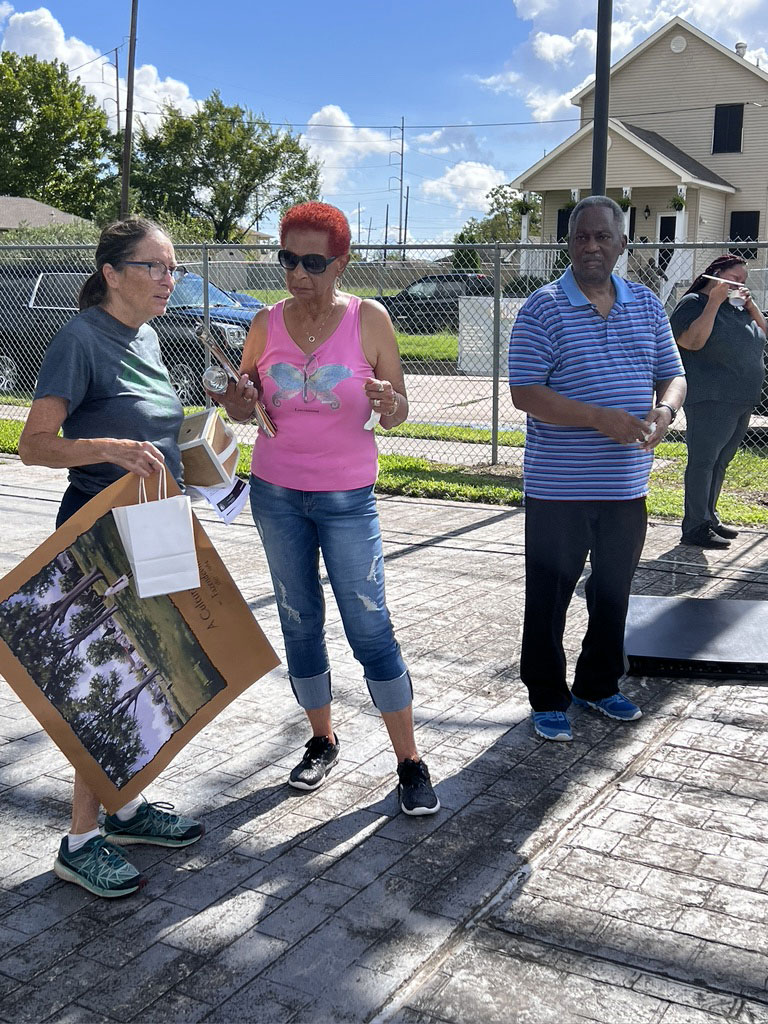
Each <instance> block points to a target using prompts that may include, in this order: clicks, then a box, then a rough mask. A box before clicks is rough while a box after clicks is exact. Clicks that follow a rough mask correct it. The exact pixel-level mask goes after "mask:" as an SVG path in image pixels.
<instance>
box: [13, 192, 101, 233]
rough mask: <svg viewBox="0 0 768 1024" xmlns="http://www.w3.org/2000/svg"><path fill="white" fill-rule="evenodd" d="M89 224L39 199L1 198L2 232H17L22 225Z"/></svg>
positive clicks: (37, 226)
mask: <svg viewBox="0 0 768 1024" xmlns="http://www.w3.org/2000/svg"><path fill="white" fill-rule="evenodd" d="M88 223H89V221H87V220H84V219H83V218H82V217H76V216H75V215H74V214H73V213H65V212H64V211H63V210H58V209H57V208H56V207H55V206H49V205H48V204H47V203H40V202H38V200H37V199H25V198H24V197H23V196H0V231H16V230H17V228H19V227H21V226H22V225H24V226H25V227H28V228H48V227H51V225H57V226H58V225H59V224H88Z"/></svg>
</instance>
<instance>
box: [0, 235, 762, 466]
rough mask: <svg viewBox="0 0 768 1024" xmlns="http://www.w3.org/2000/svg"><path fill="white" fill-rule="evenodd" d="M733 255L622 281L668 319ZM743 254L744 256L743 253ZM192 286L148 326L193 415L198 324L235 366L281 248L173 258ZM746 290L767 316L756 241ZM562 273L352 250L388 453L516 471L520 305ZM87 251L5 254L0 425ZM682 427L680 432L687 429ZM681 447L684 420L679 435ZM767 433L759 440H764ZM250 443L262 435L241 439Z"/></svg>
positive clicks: (516, 251) (690, 260)
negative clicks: (383, 320) (376, 308)
mask: <svg viewBox="0 0 768 1024" xmlns="http://www.w3.org/2000/svg"><path fill="white" fill-rule="evenodd" d="M729 247H730V248H731V249H733V248H734V246H733V243H728V242H723V243H718V244H715V243H711V242H710V243H706V244H680V243H672V242H665V243H656V244H653V243H642V244H633V245H632V247H631V249H630V250H629V251H628V252H627V253H626V254H625V255H623V256H622V257H621V260H620V262H619V265H618V266H617V272H618V273H620V274H622V275H623V276H625V277H627V278H629V279H631V280H635V281H640V282H641V283H643V284H645V285H647V286H648V287H650V288H652V289H653V290H654V291H655V292H656V293H657V294H658V295H659V297H660V298H661V300H662V301H663V302H664V304H665V306H666V308H667V310H668V311H671V310H672V309H673V308H674V305H675V303H676V302H677V301H678V299H679V298H680V296H681V295H682V294H683V292H684V291H685V289H686V288H687V287H688V285H689V284H690V282H691V280H692V279H693V277H694V276H695V275H696V274H697V273H698V272H699V271H700V270H701V269H703V267H705V266H706V265H707V263H709V262H710V261H711V260H712V259H713V258H714V257H715V256H718V255H721V254H722V253H723V252H726V251H728V249H729ZM742 248H743V246H742ZM176 253H177V259H178V260H179V262H180V263H184V264H185V265H186V266H187V268H188V269H189V271H190V273H189V274H188V275H187V276H186V277H185V278H184V280H183V281H182V282H181V283H180V284H179V285H178V286H177V287H176V289H175V290H174V293H173V295H172V297H171V301H170V303H169V305H168V312H167V313H166V314H165V316H163V317H160V318H158V319H157V320H155V321H154V322H153V326H154V327H155V329H156V330H157V332H158V335H159V338H160V345H161V349H162V354H163V358H164V360H165V362H166V365H167V367H168V370H169V373H170V376H171V380H172V382H173V384H174V386H175V387H176V389H177V391H178V392H179V395H180V396H181V398H182V400H183V402H184V403H185V404H186V405H189V406H193V405H196V404H201V403H202V402H204V401H205V397H204V394H203V390H202V386H201V384H200V377H201V374H202V372H203V370H204V368H205V365H206V355H205V352H204V350H203V349H202V347H201V346H200V344H199V343H198V341H197V340H196V337H195V333H194V329H195V327H196V326H197V324H198V323H199V322H200V321H206V322H208V324H209V327H210V331H211V333H212V335H213V336H214V338H216V340H217V341H218V342H219V344H220V345H221V346H222V348H223V349H224V350H225V351H226V352H227V353H228V354H229V355H230V357H231V358H232V360H233V361H234V362H235V363H237V362H239V358H240V353H241V351H242V347H243V342H244V339H245V335H246V332H247V329H248V325H249V323H250V320H251V319H252V317H253V316H254V314H255V312H256V310H257V309H259V308H260V307H261V305H262V304H267V305H268V304H271V303H273V302H276V301H277V300H278V299H280V298H283V297H285V296H287V294H288V293H287V292H286V291H285V280H284V272H283V270H282V268H281V267H280V266H279V264H278V263H277V260H276V247H254V246H222V245H197V246H177V249H176ZM744 254H745V255H746V256H747V257H748V258H749V259H750V263H749V280H748V285H749V286H750V288H751V290H752V293H753V295H754V296H755V299H756V301H757V302H758V304H759V305H760V306H761V307H762V308H768V269H766V267H767V266H768V242H750V243H749V249H748V251H745V252H744ZM567 264H568V258H567V253H566V251H565V247H564V246H563V245H559V244H555V243H547V244H535V243H530V244H524V245H523V244H516V245H507V244H498V245H486V246H461V247H457V246H453V245H445V244H440V245H438V244H434V245H428V244H421V245H413V244H410V245H407V246H389V247H388V248H386V249H384V248H382V247H381V246H378V247H373V246H354V247H353V255H352V260H351V261H350V264H349V266H348V267H347V269H346V271H345V273H344V280H343V283H342V287H343V288H344V289H346V290H347V291H350V292H353V293H354V294H356V295H359V296H361V297H376V298H378V299H379V300H380V301H381V302H383V304H384V305H385V306H386V308H387V309H388V310H389V313H390V315H391V317H392V320H393V322H394V325H395V329H396V332H397V337H398V342H399V345H400V351H401V356H402V360H403V365H404V369H405V373H406V384H407V389H408V397H409V401H410V417H409V420H408V422H407V423H406V424H404V425H403V426H402V427H401V428H398V430H397V431H395V432H390V433H388V434H386V433H382V435H381V437H380V439H379V447H380V450H381V451H382V453H384V454H402V455H413V456H421V457H425V458H428V459H430V460H433V461H437V462H445V463H452V464H458V465H466V466H471V465H483V464H484V465H489V464H503V465H508V466H512V467H515V466H519V465H521V463H522V448H521V445H522V441H523V432H524V428H525V417H524V415H523V414H522V413H520V412H518V411H517V410H516V409H515V408H514V406H513V404H512V401H511V398H510V395H509V389H508V387H507V385H506V361H507V346H508V339H509V334H510V329H511V327H512V324H513V322H514V319H515V316H516V314H517V311H518V309H519V308H520V306H521V305H522V302H523V301H524V300H525V298H526V296H528V295H530V294H531V292H533V291H534V290H535V289H536V288H538V287H539V286H540V285H541V284H543V283H545V282H547V281H550V280H552V279H553V278H556V277H557V276H559V275H560V274H561V273H562V271H563V269H564V268H565V267H566V266H567ZM92 267H93V248H92V247H90V246H65V245H56V246H0V414H1V415H4V416H6V417H10V416H16V417H23V416H24V415H25V408H26V407H28V405H29V401H30V399H31V397H32V393H33V390H34V386H35V380H36V377H37V373H38V369H39V367H40V362H41V359H42V356H43V353H44V351H45V348H46V346H47V345H48V343H49V342H50V340H51V338H52V337H53V335H54V333H55V332H56V330H57V329H58V328H59V327H60V326H61V325H62V324H63V323H65V322H66V321H67V320H68V319H69V318H70V317H71V316H72V315H74V313H75V311H76V309H77V295H78V292H79V289H80V287H81V285H82V283H83V282H84V280H85V279H86V277H87V276H88V275H89V274H90V273H91V270H92ZM681 420H682V422H680V421H681ZM752 425H753V430H752V432H751V434H750V436H749V439H748V440H749V444H750V445H751V447H752V450H755V448H757V449H758V450H759V449H760V448H761V447H762V448H763V454H765V453H766V452H768V392H766V391H764V397H763V401H762V403H761V405H760V406H759V407H758V408H757V409H756V411H755V415H754V417H753V421H752ZM675 428H676V429H679V433H678V435H677V436H679V437H680V438H681V439H682V438H683V437H684V430H685V420H684V417H682V416H681V417H680V418H679V419H678V421H677V422H676V423H675ZM764 428H765V430H766V433H765V434H764V432H763V430H764ZM238 432H239V435H240V437H241V439H242V440H244V441H250V440H252V439H253V437H254V436H255V427H249V428H242V429H240V430H239V431H238Z"/></svg>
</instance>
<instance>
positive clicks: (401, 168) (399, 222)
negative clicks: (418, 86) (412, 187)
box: [397, 117, 405, 259]
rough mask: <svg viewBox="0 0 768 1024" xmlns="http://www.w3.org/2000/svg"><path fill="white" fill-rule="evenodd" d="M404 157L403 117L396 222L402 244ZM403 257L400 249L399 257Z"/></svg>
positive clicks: (399, 240)
mask: <svg viewBox="0 0 768 1024" xmlns="http://www.w3.org/2000/svg"><path fill="white" fill-rule="evenodd" d="M404 158H405V118H404V117H401V118H400V217H399V219H398V222H397V241H398V244H399V245H402V244H403V161H404ZM402 258H403V253H402V250H401V252H400V259H402Z"/></svg>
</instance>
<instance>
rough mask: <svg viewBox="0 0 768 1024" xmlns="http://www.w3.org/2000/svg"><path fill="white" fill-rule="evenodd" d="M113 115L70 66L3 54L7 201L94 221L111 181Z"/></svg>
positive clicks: (1, 145)
mask: <svg viewBox="0 0 768 1024" xmlns="http://www.w3.org/2000/svg"><path fill="white" fill-rule="evenodd" d="M109 138H110V135H109V131H108V129H107V117H106V115H105V113H104V111H103V110H101V109H100V108H99V107H98V106H97V105H96V101H95V100H94V99H93V97H92V96H88V95H87V93H86V92H85V90H84V89H83V87H82V85H80V83H79V82H77V81H70V79H69V73H68V71H67V67H66V65H65V64H60V63H59V62H58V61H41V60H38V59H37V58H36V57H22V56H20V55H19V54H18V53H12V52H10V51H5V52H3V53H0V153H2V154H3V158H2V160H0V195H7V196H24V197H26V198H28V199H37V200H39V201H40V202H43V203H50V204H51V205H52V206H57V207H59V208H60V209H62V210H66V212H67V213H74V214H77V215H78V216H80V217H91V216H92V215H93V213H94V212H95V210H96V209H97V207H98V206H99V204H100V203H101V202H102V197H103V193H104V190H105V188H106V187H107V181H108V179H109V171H108V167H107V158H106V150H107V145H108V142H109Z"/></svg>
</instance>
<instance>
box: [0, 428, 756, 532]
mask: <svg viewBox="0 0 768 1024" xmlns="http://www.w3.org/2000/svg"><path fill="white" fill-rule="evenodd" d="M411 426H412V427H415V426H418V427H425V428H427V427H429V425H428V424H411ZM23 427H24V424H23V422H22V421H21V420H2V419H0V452H4V453H7V454H10V455H16V454H18V445H19V438H20V437H21V431H22V429H23ZM432 429H433V430H434V431H436V432H439V431H441V429H444V430H448V431H451V432H453V431H455V430H457V429H458V430H469V429H470V428H452V427H447V428H438V427H434V428H432ZM473 433H475V434H481V435H488V439H489V438H490V431H480V430H478V431H473ZM505 433H508V434H510V435H513V434H517V433H518V432H517V431H507V432H505ZM404 436H422V437H427V436H431V437H433V438H434V439H436V440H441V439H445V437H446V435H444V434H442V433H439V434H438V435H437V436H435V435H427V434H420V435H415V434H411V435H404ZM451 439H452V440H456V437H455V434H454V433H451ZM462 440H463V438H462ZM482 440H483V441H485V440H486V438H485V437H483V438H482ZM499 443H500V444H501V443H502V442H501V441H500V442H499ZM506 443H507V446H508V447H519V444H518V443H514V444H513V443H511V441H510V440H509V439H508V440H507V442H506ZM656 454H657V459H656V463H655V465H654V469H653V472H652V473H651V481H650V489H649V493H648V513H649V515H651V516H653V517H654V518H655V519H676V520H678V521H679V520H680V519H681V518H682V514H683V497H684V486H683V477H684V472H685V460H686V449H685V444H684V443H683V442H676V441H670V442H662V443H661V444H660V445H659V446H658V448H657V449H656ZM251 455H252V447H251V445H248V444H241V445H240V458H239V460H238V463H237V473H238V476H241V477H245V478H247V477H248V476H249V474H250V468H251ZM726 482H727V485H728V490H727V491H724V492H723V493H722V494H721V496H720V501H719V502H718V511H719V512H720V515H721V516H722V518H723V520H724V521H725V522H727V523H734V524H737V525H739V524H741V525H746V526H760V527H765V526H768V498H767V497H766V495H768V454H764V453H763V452H762V451H760V452H757V451H755V450H754V449H749V448H746V449H742V450H741V451H739V452H738V453H737V454H736V456H735V457H734V459H733V461H732V462H731V465H730V466H729V468H728V477H727V480H726ZM376 489H377V491H378V492H379V493H381V494H402V495H406V496H408V497H413V498H443V499H446V500H450V501H477V502H482V503H484V504H488V505H508V506H515V505H520V504H521V503H522V497H523V493H522V479H521V478H520V477H519V476H517V475H514V474H510V472H509V470H508V469H507V468H505V467H488V469H487V470H483V469H482V468H478V467H476V466H475V467H466V466H457V465H446V464H445V463H442V462H431V461H430V460H429V459H423V458H416V457H412V456H408V455H381V456H379V479H378V483H377V484H376Z"/></svg>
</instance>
